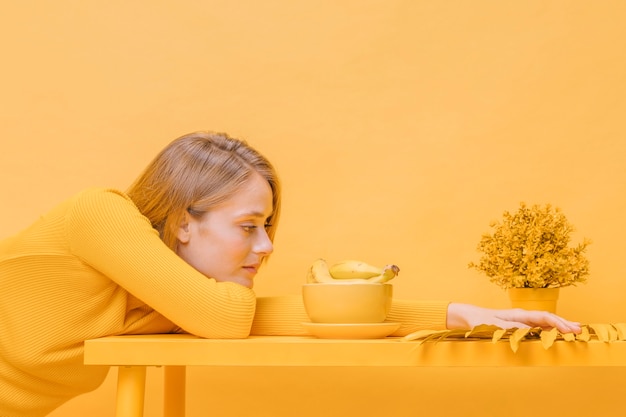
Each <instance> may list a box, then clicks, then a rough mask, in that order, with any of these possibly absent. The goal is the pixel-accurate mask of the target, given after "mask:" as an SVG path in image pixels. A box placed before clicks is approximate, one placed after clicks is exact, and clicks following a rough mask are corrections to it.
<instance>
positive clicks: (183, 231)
mask: <svg viewBox="0 0 626 417" xmlns="http://www.w3.org/2000/svg"><path fill="white" fill-rule="evenodd" d="M190 220H191V216H190V214H189V212H187V210H185V211H184V212H183V215H182V217H181V220H180V225H179V226H178V233H177V234H176V238H177V239H178V241H179V242H180V243H183V244H184V243H188V242H189V239H190V238H191V233H190V228H189V221H190Z"/></svg>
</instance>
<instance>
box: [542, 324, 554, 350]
mask: <svg viewBox="0 0 626 417" xmlns="http://www.w3.org/2000/svg"><path fill="white" fill-rule="evenodd" d="M557 334H558V330H557V329H556V327H555V328H553V329H551V330H544V331H542V332H541V344H542V346H543V348H544V349H546V350H547V349H549V348H550V346H552V345H553V344H554V341H555V340H556V336H557Z"/></svg>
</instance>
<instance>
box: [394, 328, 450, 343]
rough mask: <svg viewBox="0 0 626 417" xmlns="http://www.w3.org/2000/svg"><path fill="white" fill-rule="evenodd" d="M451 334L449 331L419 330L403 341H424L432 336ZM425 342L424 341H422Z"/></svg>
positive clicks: (408, 335)
mask: <svg viewBox="0 0 626 417" xmlns="http://www.w3.org/2000/svg"><path fill="white" fill-rule="evenodd" d="M446 332H449V330H427V329H426V330H417V331H415V332H413V333H409V334H407V335H406V336H404V337H403V338H402V340H406V341H409V340H417V339H424V338H427V337H430V336H436V335H440V334H442V333H446ZM422 342H423V341H422Z"/></svg>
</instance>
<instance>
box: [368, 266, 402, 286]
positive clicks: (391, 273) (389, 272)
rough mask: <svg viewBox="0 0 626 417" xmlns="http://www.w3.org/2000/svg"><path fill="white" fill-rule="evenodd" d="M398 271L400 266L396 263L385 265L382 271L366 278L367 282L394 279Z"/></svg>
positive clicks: (381, 281) (379, 282) (380, 282)
mask: <svg viewBox="0 0 626 417" xmlns="http://www.w3.org/2000/svg"><path fill="white" fill-rule="evenodd" d="M399 273H400V268H398V266H396V265H385V267H384V268H383V272H382V273H381V274H380V275H378V276H376V277H372V278H370V279H368V280H367V282H371V283H378V284H382V283H383V282H387V281H390V280H392V279H394V278H395V277H396V276H398V274H399Z"/></svg>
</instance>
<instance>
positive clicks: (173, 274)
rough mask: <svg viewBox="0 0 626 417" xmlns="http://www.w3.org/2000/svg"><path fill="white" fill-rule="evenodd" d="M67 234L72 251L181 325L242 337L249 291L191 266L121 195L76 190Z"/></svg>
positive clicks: (248, 319) (249, 314) (249, 310)
mask: <svg viewBox="0 0 626 417" xmlns="http://www.w3.org/2000/svg"><path fill="white" fill-rule="evenodd" d="M67 235H68V241H69V245H70V250H71V252H72V253H73V254H75V255H76V256H78V257H79V258H80V259H82V260H83V262H85V263H86V264H88V265H90V266H91V267H92V268H94V269H96V270H97V271H99V272H100V273H102V274H103V275H104V276H105V277H107V278H109V279H111V280H113V281H114V282H116V283H117V284H119V285H120V286H121V287H123V288H124V289H125V290H126V291H128V292H129V293H131V294H133V295H134V296H135V297H137V298H138V299H140V300H141V301H143V302H144V303H146V304H148V305H149V306H150V307H152V308H153V309H155V310H156V311H158V312H159V313H161V314H162V315H163V316H165V317H166V318H168V319H169V320H170V321H172V322H174V323H175V324H176V325H178V326H180V327H181V328H182V329H183V330H185V331H187V332H189V333H192V334H195V335H198V336H202V337H210V338H244V337H247V336H248V333H249V331H250V325H251V323H252V318H253V316H254V310H255V304H256V300H255V294H254V292H253V291H252V290H250V289H248V288H246V287H244V286H241V285H238V284H234V283H232V282H223V283H222V282H219V283H218V282H216V281H215V280H214V279H211V278H207V277H206V276H204V275H202V274H201V273H200V272H198V271H196V270H195V269H194V268H193V267H191V266H190V265H189V264H187V263H186V262H185V261H184V260H182V259H181V258H180V257H179V256H178V255H177V254H176V253H174V252H173V251H172V250H170V249H169V248H168V247H167V246H166V245H165V244H164V243H163V242H162V241H161V239H160V238H159V235H158V233H157V232H156V230H154V229H153V228H152V226H151V224H150V222H149V221H148V219H146V218H145V217H144V216H142V215H141V213H140V212H139V211H138V210H137V208H136V207H135V205H134V204H133V203H132V201H130V199H129V198H128V197H126V196H125V195H124V194H122V193H119V192H116V191H113V190H107V191H103V190H90V191H87V192H85V193H83V194H81V195H80V196H79V197H78V198H77V200H76V201H75V203H74V205H73V206H72V208H71V210H70V212H69V213H68V219H67Z"/></svg>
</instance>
